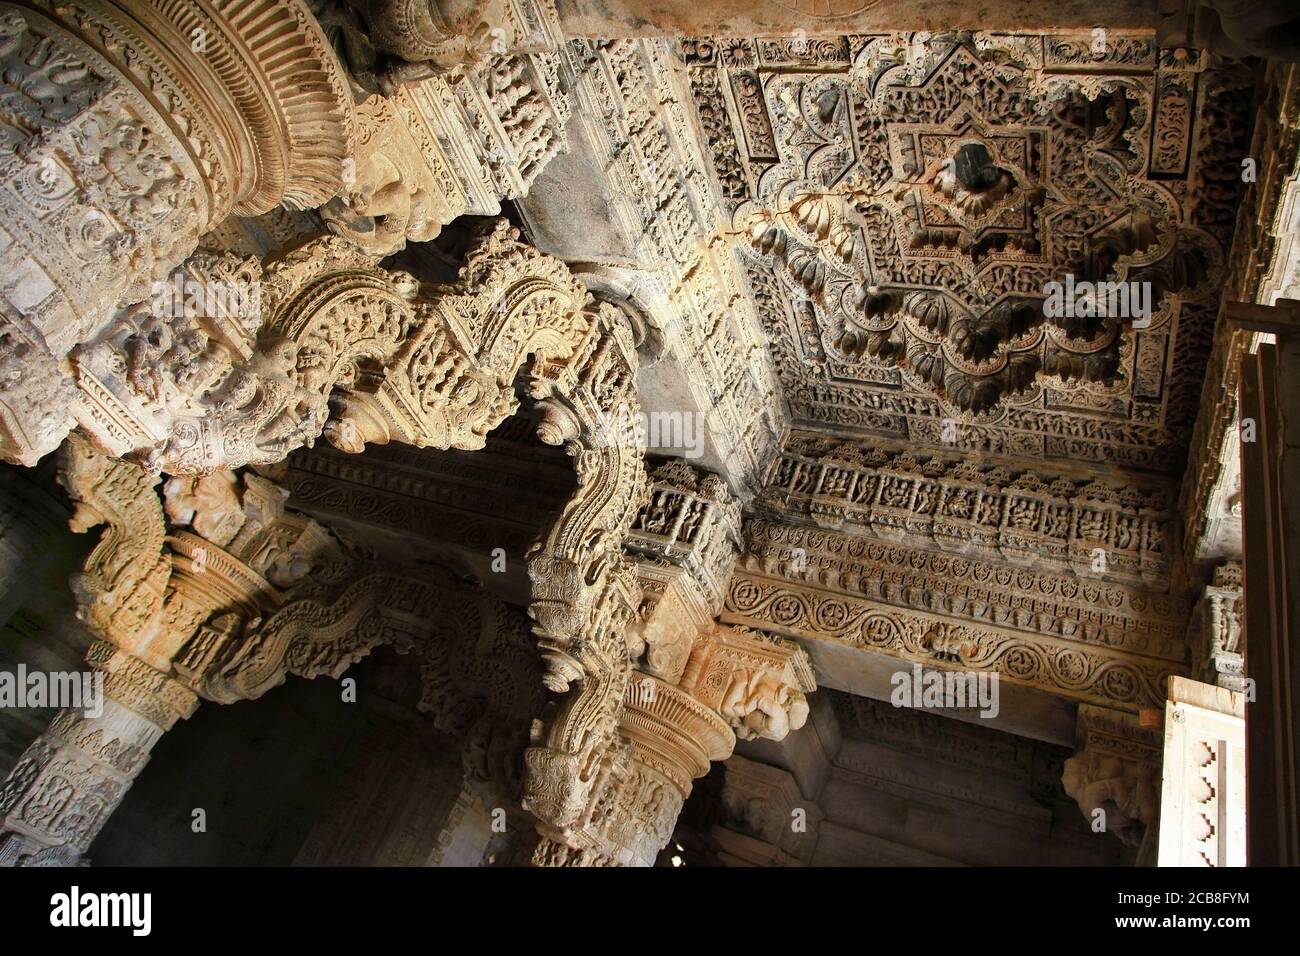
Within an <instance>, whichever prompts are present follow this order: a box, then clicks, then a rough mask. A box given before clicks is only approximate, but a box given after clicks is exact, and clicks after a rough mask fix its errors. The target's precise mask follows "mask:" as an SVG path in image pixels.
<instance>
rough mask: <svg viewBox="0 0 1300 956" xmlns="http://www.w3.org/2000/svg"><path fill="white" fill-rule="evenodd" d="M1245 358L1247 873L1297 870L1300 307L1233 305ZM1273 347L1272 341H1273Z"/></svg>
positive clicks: (1230, 312)
mask: <svg viewBox="0 0 1300 956" xmlns="http://www.w3.org/2000/svg"><path fill="white" fill-rule="evenodd" d="M1225 317H1226V318H1227V320H1228V322H1230V323H1231V324H1232V326H1233V328H1234V329H1236V330H1241V331H1244V332H1248V333H1252V334H1253V337H1254V340H1255V348H1253V349H1252V350H1251V351H1250V352H1248V353H1247V354H1246V355H1244V356H1243V357H1242V365H1241V378H1240V385H1241V391H1240V403H1241V425H1242V428H1241V482H1242V530H1243V548H1242V553H1243V555H1244V557H1243V560H1242V564H1243V565H1244V570H1245V574H1244V577H1245V582H1244V583H1245V586H1244V603H1245V608H1246V619H1245V627H1246V653H1245V668H1246V673H1248V674H1249V675H1250V679H1251V680H1252V681H1254V689H1255V702H1254V703H1252V704H1251V705H1250V707H1249V708H1248V710H1247V712H1246V733H1247V740H1248V742H1249V743H1248V749H1247V753H1248V755H1249V759H1248V763H1247V775H1248V779H1249V781H1250V812H1249V814H1248V816H1247V819H1248V821H1249V828H1250V835H1249V840H1250V846H1249V854H1248V855H1249V859H1250V864H1251V866H1269V865H1275V866H1295V865H1298V864H1300V805H1298V803H1297V786H1298V785H1300V752H1298V747H1300V710H1297V709H1296V707H1295V699H1296V696H1295V695H1296V688H1297V686H1300V654H1298V653H1297V652H1296V648H1297V646H1298V644H1300V601H1297V600H1296V597H1295V595H1297V594H1300V531H1298V530H1297V529H1300V500H1297V496H1296V488H1297V487H1300V427H1298V426H1297V422H1300V386H1298V385H1297V382H1298V381H1300V301H1297V300H1295V299H1279V300H1278V301H1277V303H1276V305H1274V306H1265V305H1245V304H1241V303H1235V302H1230V303H1228V304H1227V306H1226V307H1225ZM1270 339H1271V341H1270Z"/></svg>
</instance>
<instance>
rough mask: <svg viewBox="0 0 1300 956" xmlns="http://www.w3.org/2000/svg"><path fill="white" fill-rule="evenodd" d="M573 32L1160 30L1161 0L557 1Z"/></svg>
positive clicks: (722, 33) (817, 33)
mask: <svg viewBox="0 0 1300 956" xmlns="http://www.w3.org/2000/svg"><path fill="white" fill-rule="evenodd" d="M556 7H557V8H558V9H559V11H560V22H561V24H562V25H563V27H564V32H565V33H566V34H568V35H569V36H584V37H636V36H672V37H676V36H776V35H785V34H794V35H797V34H798V32H799V31H802V32H803V35H804V36H806V37H817V36H827V35H836V36H843V35H844V34H846V33H887V32H890V31H893V30H932V31H944V30H1007V31H1026V30H1031V31H1041V32H1045V33H1053V32H1057V33H1066V32H1074V31H1084V32H1088V31H1090V30H1091V29H1092V28H1093V27H1106V28H1108V29H1116V30H1119V29H1123V30H1127V31H1129V32H1150V33H1154V32H1155V30H1156V2H1155V0H1144V2H1133V0H998V2H994V3H989V4H980V5H972V4H970V3H965V2H962V0H924V2H920V3H898V2H890V0H885V2H881V0H711V2H709V3H698V2H692V0H653V2H644V0H557V2H556Z"/></svg>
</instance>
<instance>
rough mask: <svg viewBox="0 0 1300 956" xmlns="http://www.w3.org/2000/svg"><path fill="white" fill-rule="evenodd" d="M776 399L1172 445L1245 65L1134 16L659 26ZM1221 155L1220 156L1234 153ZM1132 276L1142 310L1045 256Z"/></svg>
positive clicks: (853, 413)
mask: <svg viewBox="0 0 1300 956" xmlns="http://www.w3.org/2000/svg"><path fill="white" fill-rule="evenodd" d="M681 56H682V59H683V60H684V62H685V63H686V65H687V69H688V71H689V73H690V76H691V80H692V86H693V90H694V93H695V98H696V106H697V109H698V111H699V115H700V118H701V122H702V124H703V127H704V129H705V132H706V135H707V137H708V139H709V142H710V145H711V146H712V149H713V159H714V165H715V171H716V173H717V176H718V180H719V183H720V188H721V197H722V201H723V202H724V203H725V204H727V205H728V207H729V208H731V209H733V210H735V222H736V230H737V232H739V233H740V234H742V235H743V236H744V237H745V239H746V241H747V243H748V244H749V246H750V247H751V251H750V252H749V253H746V255H747V256H748V261H749V274H750V280H751V289H752V291H753V294H754V296H755V298H756V300H757V301H758V303H759V306H760V311H761V312H762V314H763V318H764V322H765V324H766V326H767V328H768V332H769V335H770V336H771V343H772V349H773V354H774V359H775V361H776V364H777V369H778V372H779V374H780V377H781V379H782V382H783V384H784V386H785V390H786V395H787V398H788V400H789V402H790V406H791V412H792V415H793V417H794V420H795V421H796V422H799V423H801V424H806V425H811V424H813V423H816V424H817V425H818V427H823V428H824V427H829V428H832V429H837V430H843V431H853V432H859V433H860V432H863V431H870V432H876V433H882V432H883V433H885V434H890V435H894V436H897V437H902V438H911V439H919V440H924V441H929V442H931V443H935V444H937V443H939V440H940V434H939V433H940V428H941V421H940V420H941V419H943V418H951V419H953V420H955V421H956V422H958V423H959V424H960V425H961V428H960V433H959V435H958V437H957V439H956V440H957V442H958V443H959V444H961V445H962V446H963V447H983V448H987V449H988V450H993V451H998V452H1000V453H1004V454H1008V453H1011V454H1026V455H1031V456H1036V457H1044V456H1046V457H1061V458H1085V459H1090V460H1093V461H1109V462H1114V463H1118V464H1127V465H1130V466H1137V467H1144V468H1156V469H1169V470H1174V469H1176V468H1177V466H1178V463H1179V458H1180V456H1181V453H1182V449H1183V447H1184V446H1185V442H1186V440H1187V431H1188V429H1189V428H1190V425H1191V422H1192V419H1193V416H1194V415H1195V411H1196V402H1197V399H1198V397H1199V389H1200V375H1201V374H1202V371H1203V363H1204V358H1205V355H1206V354H1207V351H1208V344H1209V336H1210V332H1211V329H1212V326H1213V321H1214V309H1215V306H1216V300H1215V299H1214V292H1215V290H1216V277H1217V276H1219V275H1220V273H1221V268H1222V262H1223V251H1222V250H1223V249H1224V248H1226V246H1227V244H1228V241H1229V240H1230V238H1231V229H1232V225H1233V214H1234V211H1235V210H1234V204H1235V201H1236V193H1237V188H1238V187H1239V185H1240V184H1239V182H1237V183H1234V182H1233V175H1232V174H1233V170H1234V167H1235V168H1239V162H1238V158H1239V157H1240V155H1242V153H1241V148H1242V136H1243V134H1244V130H1245V128H1246V127H1245V124H1246V121H1247V103H1248V96H1249V81H1248V80H1243V78H1242V76H1241V75H1240V74H1239V73H1238V72H1236V71H1234V68H1232V67H1231V66H1229V67H1216V68H1215V69H1207V64H1206V61H1205V59H1203V58H1202V59H1198V58H1196V57H1184V58H1182V59H1176V58H1174V57H1173V56H1172V54H1170V53H1162V52H1159V51H1157V49H1156V46H1155V44H1154V42H1153V41H1152V40H1151V39H1150V38H1147V37H1125V36H1117V35H1115V34H1113V33H1112V34H1111V35H1110V36H1109V37H1108V43H1107V46H1106V48H1105V50H1104V52H1101V53H1094V52H1093V51H1092V50H1091V49H1090V47H1089V41H1088V39H1087V38H1080V37H1053V36H1037V35H1006V34H999V35H987V34H973V35H971V34H967V35H962V36H955V35H954V36H951V37H938V36H935V37H929V36H927V37H926V38H914V37H912V36H911V35H907V34H895V35H886V36H853V37H845V38H819V39H818V40H817V41H816V42H809V43H807V44H806V46H799V45H798V44H797V43H796V41H795V40H793V39H788V38H787V39H764V40H753V41H751V40H741V39H734V40H722V39H699V40H688V41H683V43H682V45H681ZM1237 178H1238V179H1239V177H1237ZM1066 275H1073V276H1074V277H1075V279H1076V280H1079V281H1083V280H1092V281H1098V280H1106V281H1117V282H1127V281H1136V282H1150V283H1151V292H1152V299H1151V303H1150V304H1151V309H1152V314H1151V320H1150V323H1149V325H1146V326H1145V327H1144V328H1142V329H1133V328H1132V327H1131V324H1130V323H1129V322H1128V321H1126V320H1119V319H1117V318H1115V317H1110V316H1099V317H1097V318H1092V319H1069V318H1060V319H1052V318H1048V317H1046V316H1045V315H1044V310H1043V308H1042V303H1043V300H1044V297H1045V296H1046V294H1047V293H1046V290H1045V288H1044V287H1045V286H1046V284H1047V283H1048V282H1052V281H1057V282H1063V281H1064V279H1065V276H1066Z"/></svg>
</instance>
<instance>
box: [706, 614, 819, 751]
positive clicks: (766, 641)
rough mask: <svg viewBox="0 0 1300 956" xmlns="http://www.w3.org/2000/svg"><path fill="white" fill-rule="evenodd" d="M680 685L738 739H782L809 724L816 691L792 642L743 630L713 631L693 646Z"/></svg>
mask: <svg viewBox="0 0 1300 956" xmlns="http://www.w3.org/2000/svg"><path fill="white" fill-rule="evenodd" d="M682 686H683V687H684V688H688V689H689V691H690V693H691V694H692V695H693V696H694V697H695V699H697V700H699V701H700V702H701V703H702V704H704V705H705V706H707V707H709V708H710V709H712V710H715V711H717V712H718V713H719V714H720V715H722V717H723V718H724V719H725V720H726V721H727V722H728V724H729V725H730V726H731V728H732V730H733V731H734V732H735V734H736V736H737V737H738V738H740V739H741V740H753V739H755V738H758V737H763V738H765V739H767V740H783V739H785V737H786V735H787V734H789V733H790V731H792V730H798V729H799V728H800V727H802V726H803V725H804V724H805V723H806V722H807V720H808V699H807V695H808V694H810V693H812V692H813V691H814V690H816V688H817V682H816V678H815V677H814V675H813V669H812V662H811V661H810V660H809V659H808V655H807V654H806V653H805V652H804V650H803V649H802V648H801V647H799V645H798V644H796V643H795V642H794V641H791V640H788V639H786V638H782V637H774V636H772V635H770V634H764V633H763V632H761V631H754V630H751V629H749V628H744V627H718V628H717V629H716V630H715V631H713V633H711V634H710V635H708V637H707V638H706V639H705V640H702V641H701V642H700V643H698V644H697V645H696V648H695V652H694V653H693V654H692V656H691V660H690V663H689V664H688V665H687V667H686V673H685V674H684V675H683V677H682Z"/></svg>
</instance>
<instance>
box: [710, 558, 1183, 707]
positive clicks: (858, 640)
mask: <svg viewBox="0 0 1300 956" xmlns="http://www.w3.org/2000/svg"><path fill="white" fill-rule="evenodd" d="M722 619H723V620H724V621H727V622H729V623H736V624H745V625H750V626H753V627H758V628H764V629H767V630H770V631H775V632H777V633H781V634H787V635H790V636H793V637H802V638H805V639H807V640H822V641H834V642H837V643H840V644H844V645H846V646H849V647H854V648H858V649H861V650H865V651H874V652H877V653H883V654H888V655H891V656H894V657H898V658H899V659H900V660H905V661H909V662H916V663H922V664H926V665H931V666H935V667H939V668H949V669H952V668H958V669H961V670H966V671H990V672H993V671H996V672H997V673H998V674H999V675H1000V677H1001V679H1003V680H1007V681H1011V682H1013V683H1017V684H1024V685H1028V686H1032V687H1037V688H1040V689H1042V690H1046V691H1049V692H1050V693H1053V694H1059V695H1062V696H1065V697H1069V698H1072V699H1075V700H1081V701H1087V702H1096V703H1104V704H1107V705H1109V706H1111V707H1118V708H1123V709H1128V710H1137V709H1138V708H1140V707H1154V706H1159V704H1160V703H1161V702H1162V701H1163V700H1164V685H1165V680H1166V679H1167V678H1168V676H1169V675H1170V674H1183V673H1186V668H1185V667H1184V666H1183V665H1181V664H1173V663H1171V662H1169V661H1161V660H1157V659H1154V658H1147V657H1139V656H1136V655H1128V654H1120V653H1116V652H1114V651H1109V650H1102V649H1100V648H1096V647H1091V646H1081V645H1079V644H1077V643H1075V642H1068V641H1061V640H1057V639H1053V638H1050V637H1036V636H1032V635H1028V634H1024V633H1022V632H1013V631H1010V630H1008V629H1006V628H1000V627H990V626H987V625H978V624H966V623H959V622H956V621H954V620H953V619H952V618H951V617H948V616H945V615H940V614H931V613H926V612H917V611H904V610H900V609H898V608H894V607H889V606H887V605H883V604H880V603H877V602H875V601H870V600H865V599H862V598H854V597H846V596H844V595H840V594H832V593H828V592H826V591H822V590H819V589H816V588H812V587H807V586H803V585H798V584H790V583H787V582H784V581H775V580H771V579H767V578H763V577H760V576H758V575H754V574H750V573H744V572H737V573H736V574H735V575H733V577H732V581H731V587H730V589H729V590H728V593H727V603H726V607H725V609H724V611H723V613H722Z"/></svg>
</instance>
